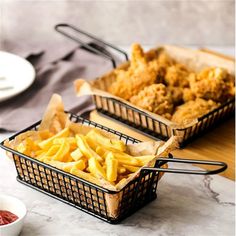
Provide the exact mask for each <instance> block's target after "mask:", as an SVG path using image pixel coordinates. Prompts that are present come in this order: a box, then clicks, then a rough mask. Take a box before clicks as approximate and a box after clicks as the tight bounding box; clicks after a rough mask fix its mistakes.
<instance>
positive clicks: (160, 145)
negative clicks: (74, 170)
mask: <svg viewBox="0 0 236 236" xmlns="http://www.w3.org/2000/svg"><path fill="white" fill-rule="evenodd" d="M65 127H68V128H69V129H70V130H71V131H73V132H74V133H80V134H84V135H86V134H87V133H88V132H89V131H90V130H91V129H94V127H89V126H86V125H82V124H78V123H73V122H71V121H70V120H69V116H68V114H66V113H65V112H64V106H63V103H62V100H61V97H60V96H59V95H57V94H54V95H53V96H52V98H51V100H50V103H49V105H48V107H47V109H46V111H45V113H44V116H43V119H42V122H41V123H40V125H39V127H38V131H43V130H50V131H51V132H53V133H57V132H59V131H60V130H62V129H64V128H65ZM99 131H100V132H101V133H103V135H105V136H107V137H109V138H113V139H114V138H115V139H118V138H117V136H115V135H114V134H112V133H108V132H106V131H103V130H100V129H99ZM27 137H30V138H32V139H33V140H37V139H38V138H39V136H38V132H37V131H33V130H32V131H27V132H25V133H22V134H20V135H18V136H16V137H15V139H14V140H11V141H9V140H7V141H5V143H4V145H5V146H8V147H10V148H12V149H15V148H16V147H17V146H18V145H19V144H20V143H21V142H24V140H25V139H26V138H27ZM177 143H178V142H177V138H176V137H174V136H173V137H171V138H170V139H169V140H168V141H167V142H166V143H164V142H163V141H157V142H154V141H149V142H141V143H136V144H128V145H127V152H128V153H129V154H131V155H133V156H140V155H151V154H152V155H155V158H154V159H153V160H151V161H150V162H148V163H147V164H146V165H145V166H154V164H155V161H156V159H157V158H158V157H160V156H162V157H163V156H168V153H170V151H172V150H174V149H175V148H176V147H177ZM15 162H16V165H17V167H18V172H19V174H20V175H22V177H24V178H27V177H29V179H30V178H31V180H30V181H31V182H32V179H35V184H37V185H38V186H40V187H42V188H44V189H46V190H48V191H51V192H53V193H55V194H60V195H62V196H64V197H66V196H67V197H68V198H69V199H70V200H71V199H74V198H75V193H74V192H73V186H74V188H75V189H76V188H77V190H78V187H79V190H78V191H79V193H77V194H79V195H80V204H82V205H85V202H86V201H87V202H88V203H89V204H92V200H91V199H93V197H94V196H96V195H97V194H98V196H99V197H101V198H102V197H103V196H102V192H96V191H95V190H93V189H91V193H90V194H91V196H90V198H88V199H87V198H86V196H87V194H88V192H89V188H88V187H87V186H85V187H84V186H82V184H81V186H80V184H79V186H78V187H77V186H76V182H75V181H73V180H71V179H70V178H67V177H64V178H63V176H62V175H61V174H57V173H56V172H55V171H52V173H50V170H47V169H45V168H44V167H41V166H40V167H39V168H38V170H35V169H34V165H35V164H32V165H31V163H30V161H29V160H23V161H21V165H23V168H21V167H20V166H21V165H20V163H19V162H20V160H19V157H18V158H15ZM25 164H27V166H24V165H25ZM165 167H166V168H167V165H165ZM26 168H27V171H26ZM140 171H141V168H140V169H139V170H138V171H137V172H135V173H133V174H132V175H130V176H129V177H128V178H127V180H126V181H125V182H123V183H122V184H119V185H117V186H113V185H111V184H110V183H109V182H108V181H105V180H104V179H100V180H99V185H100V186H102V187H103V188H106V189H108V190H111V191H115V192H117V193H115V194H108V193H105V194H104V195H105V203H104V205H106V208H107V213H108V215H109V216H110V217H112V218H116V217H118V216H119V204H120V202H121V200H122V191H120V190H122V189H123V188H124V187H125V186H126V185H127V184H128V183H130V182H131V181H132V180H134V179H135V178H137V177H138V176H139V174H140ZM28 173H29V174H28ZM65 173H66V172H65ZM51 175H52V176H54V177H55V178H53V179H52V178H51ZM161 176H162V174H160V178H161ZM68 183H70V184H71V185H72V189H68V187H69V186H70V184H68ZM96 184H97V183H96ZM83 188H84V191H81V189H83ZM85 198H86V199H85ZM81 200H82V203H81ZM83 202H84V204H83ZM88 207H89V206H88ZM95 207H98V206H96V203H95ZM91 209H92V206H91ZM101 210H103V211H105V208H104V207H102V209H101Z"/></svg>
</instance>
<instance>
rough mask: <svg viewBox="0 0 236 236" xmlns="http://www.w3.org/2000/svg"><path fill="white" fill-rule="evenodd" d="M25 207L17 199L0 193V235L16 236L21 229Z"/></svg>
mask: <svg viewBox="0 0 236 236" xmlns="http://www.w3.org/2000/svg"><path fill="white" fill-rule="evenodd" d="M25 216H26V207H25V205H24V203H23V202H22V201H20V200H19V199H17V198H15V197H12V196H9V195H2V194H0V235H1V236H18V235H19V234H20V232H21V230H22V227H23V223H24V218H25Z"/></svg>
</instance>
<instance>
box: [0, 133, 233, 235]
mask: <svg viewBox="0 0 236 236" xmlns="http://www.w3.org/2000/svg"><path fill="white" fill-rule="evenodd" d="M7 135H8V134H7ZM7 135H2V134H1V135H0V140H1V139H3V138H5V136H7ZM0 158H1V162H0V180H1V181H0V192H1V193H4V194H9V195H12V196H15V197H17V198H19V199H21V200H22V201H23V202H24V203H25V204H26V207H27V210H28V213H27V217H26V219H25V224H24V227H23V231H22V233H21V236H32V235H34V236H37V235H43V236H54V235H57V236H67V235H68V236H70V235H96V236H100V235H117V236H118V235H122V236H125V235H150V236H151V235H153V236H154V235H155V236H156V235H160V236H170V235H178V236H184V235H186V236H187V235H191V236H199V235H201V236H204V235H205V236H211V235H214V236H233V235H234V209H235V197H234V187H235V184H234V181H231V180H228V179H226V178H224V177H221V176H218V175H214V176H194V175H181V174H165V175H164V177H163V178H162V180H161V181H160V183H159V185H158V190H157V194H158V197H157V199H156V200H154V201H153V202H151V203H150V204H148V205H147V206H145V207H144V208H142V209H141V210H139V211H138V212H136V213H135V214H133V215H132V216H130V217H129V218H127V219H125V220H124V221H123V222H121V224H119V225H110V224H108V223H105V222H103V221H101V220H99V219H97V218H95V217H93V216H90V215H88V214H86V213H84V212H82V211H80V210H78V209H76V208H74V207H71V206H69V205H67V204H64V203H62V202H60V201H58V200H56V199H53V198H51V197H49V196H46V195H44V194H42V193H40V192H38V191H36V190H33V189H31V188H29V187H26V186H25V185H23V184H20V183H19V182H17V181H16V170H15V167H14V163H13V162H12V161H11V160H10V159H9V158H8V157H7V156H6V154H5V152H4V151H3V150H0ZM171 166H174V167H181V168H189V167H191V168H194V169H198V168H197V167H192V166H188V165H186V164H181V165H178V166H176V164H175V165H171Z"/></svg>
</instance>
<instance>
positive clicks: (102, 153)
mask: <svg viewBox="0 0 236 236" xmlns="http://www.w3.org/2000/svg"><path fill="white" fill-rule="evenodd" d="M108 152H109V151H108V150H106V149H105V148H103V147H101V146H97V147H96V153H97V154H98V155H99V156H101V157H103V158H104V157H105V156H106V155H107V154H108Z"/></svg>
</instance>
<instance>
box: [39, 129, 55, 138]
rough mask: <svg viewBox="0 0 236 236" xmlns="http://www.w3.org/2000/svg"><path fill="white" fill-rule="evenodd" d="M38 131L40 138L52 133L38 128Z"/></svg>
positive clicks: (50, 135) (49, 135)
mask: <svg viewBox="0 0 236 236" xmlns="http://www.w3.org/2000/svg"><path fill="white" fill-rule="evenodd" d="M38 133H39V136H40V138H41V139H42V140H45V139H48V138H50V137H52V136H53V134H52V133H51V132H50V131H49V130H40V131H38Z"/></svg>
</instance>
